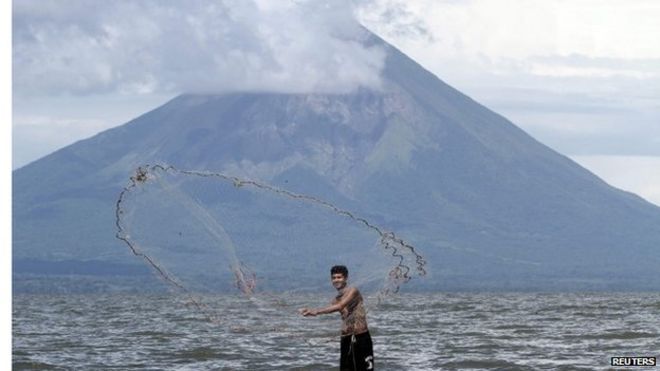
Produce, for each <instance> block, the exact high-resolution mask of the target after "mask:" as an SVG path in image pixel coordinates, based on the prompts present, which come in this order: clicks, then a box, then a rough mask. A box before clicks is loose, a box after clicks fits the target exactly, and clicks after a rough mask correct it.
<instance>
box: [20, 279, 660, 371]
mask: <svg viewBox="0 0 660 371" xmlns="http://www.w3.org/2000/svg"><path fill="white" fill-rule="evenodd" d="M332 294H333V293H332V292H330V291H329V292H328V293H327V296H325V297H324V296H319V295H287V296H286V297H275V298H273V297H265V298H253V299H247V298H245V297H241V296H237V295H227V296H209V297H205V298H204V301H205V302H206V303H207V305H208V306H209V308H213V311H216V312H217V313H219V317H220V321H219V323H218V322H216V323H214V322H211V321H209V320H208V318H207V317H205V316H204V314H203V313H201V312H200V311H198V310H196V309H195V308H194V307H193V306H191V305H189V304H186V302H185V301H184V300H182V299H177V298H175V297H173V296H166V295H165V296H139V295H79V296H43V295H42V296H32V295H15V296H14V297H13V368H14V370H27V369H35V370H99V369H117V370H332V369H336V368H337V365H338V355H339V339H338V330H339V326H340V319H339V315H338V314H330V315H326V316H321V317H316V318H303V317H301V316H299V315H297V313H296V309H297V308H299V307H302V306H307V305H309V306H322V305H324V304H325V303H327V302H328V300H329V299H330V298H331V297H332ZM368 319H369V327H370V329H371V333H372V337H373V341H374V352H375V359H376V369H378V370H463V369H472V370H479V369H483V370H495V369H500V370H539V369H548V370H604V369H612V368H611V367H610V366H609V365H610V357H614V356H655V357H660V293H653V294H644V293H635V294H623V293H620V294H517V293H512V294H473V293H470V294H468V293H466V294H447V293H442V294H404V295H401V296H398V297H393V298H389V299H388V300H387V301H386V302H385V303H381V304H376V303H373V302H372V303H371V304H370V305H369V315H368ZM630 369H649V368H648V367H636V368H630ZM650 369H656V368H655V367H651V368H650Z"/></svg>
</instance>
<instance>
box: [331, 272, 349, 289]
mask: <svg viewBox="0 0 660 371" xmlns="http://www.w3.org/2000/svg"><path fill="white" fill-rule="evenodd" d="M330 280H331V281H332V286H334V287H335V288H336V289H337V290H341V289H343V288H344V287H346V276H344V275H343V274H341V273H334V274H332V275H330Z"/></svg>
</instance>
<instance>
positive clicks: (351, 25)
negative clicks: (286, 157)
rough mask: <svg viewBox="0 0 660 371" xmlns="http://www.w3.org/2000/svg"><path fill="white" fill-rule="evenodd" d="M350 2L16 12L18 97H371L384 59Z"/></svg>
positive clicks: (148, 4)
mask: <svg viewBox="0 0 660 371" xmlns="http://www.w3.org/2000/svg"><path fill="white" fill-rule="evenodd" d="M352 9H353V8H352V7H351V6H350V3H349V2H348V1H333V2H315V1H298V2H292V1H269V2H266V1H238V0H224V1H213V2H212V1H202V0H191V1H186V2H180V1H156V0H144V1H104V2H99V1H91V0H86V1H85V0H78V1H64V0H50V1H49V0H34V1H33V0H23V1H20V2H16V3H15V5H14V42H13V45H14V55H13V62H14V66H15V69H14V86H15V91H16V92H17V93H19V94H24V95H38V94H60V93H71V94H92V93H117V92H125V93H152V92H159V93H163V92H219V91H237V90H238V91H251V90H266V91H279V92H310V91H315V92H316V91H322V92H328V91H350V90H352V89H355V88H356V87H358V86H369V87H378V86H379V84H380V72H381V70H382V68H383V64H384V57H385V55H384V51H383V50H381V49H380V48H378V47H367V46H364V45H363V44H362V43H360V42H359V38H360V37H361V36H363V34H362V29H361V28H360V27H359V24H358V23H357V22H356V21H355V19H354V16H353V13H352V12H353V11H352Z"/></svg>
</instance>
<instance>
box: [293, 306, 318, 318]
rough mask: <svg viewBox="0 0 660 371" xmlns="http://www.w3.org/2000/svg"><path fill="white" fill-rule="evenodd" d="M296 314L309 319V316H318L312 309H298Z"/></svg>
mask: <svg viewBox="0 0 660 371" xmlns="http://www.w3.org/2000/svg"><path fill="white" fill-rule="evenodd" d="M298 312H299V313H300V314H302V315H303V316H305V317H309V316H312V317H314V316H316V315H317V314H318V313H317V312H316V311H315V310H314V309H308V308H302V309H298Z"/></svg>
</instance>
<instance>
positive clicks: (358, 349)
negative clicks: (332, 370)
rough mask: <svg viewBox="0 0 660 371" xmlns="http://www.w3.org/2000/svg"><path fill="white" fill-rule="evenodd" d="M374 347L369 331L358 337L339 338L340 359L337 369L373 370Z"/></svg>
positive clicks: (342, 370) (346, 336)
mask: <svg viewBox="0 0 660 371" xmlns="http://www.w3.org/2000/svg"><path fill="white" fill-rule="evenodd" d="M373 348H374V346H373V344H372V342H371V335H369V331H367V332H363V333H361V334H359V335H345V336H342V337H341V358H340V360H339V368H340V370H341V371H344V370H355V371H357V370H373V369H374V350H373Z"/></svg>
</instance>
